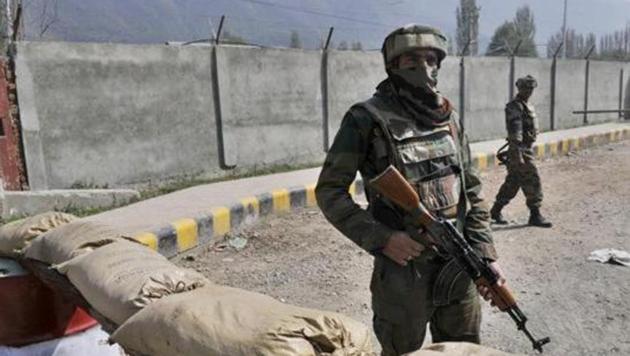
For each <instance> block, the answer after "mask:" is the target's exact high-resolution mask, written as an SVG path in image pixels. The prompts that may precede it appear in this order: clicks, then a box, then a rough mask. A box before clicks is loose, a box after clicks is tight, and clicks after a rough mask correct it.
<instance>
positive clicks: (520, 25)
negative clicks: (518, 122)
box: [511, 5, 538, 57]
mask: <svg viewBox="0 0 630 356" xmlns="http://www.w3.org/2000/svg"><path fill="white" fill-rule="evenodd" d="M514 29H515V31H516V37H517V43H515V44H513V46H512V47H511V48H514V46H516V45H517V44H518V42H520V46H519V47H518V51H517V53H515V54H516V55H518V56H522V57H538V50H536V42H535V41H534V37H535V35H536V25H535V24H534V13H533V12H532V10H531V9H530V8H529V6H527V5H525V6H523V7H521V8H519V9H518V10H516V17H515V18H514Z"/></svg>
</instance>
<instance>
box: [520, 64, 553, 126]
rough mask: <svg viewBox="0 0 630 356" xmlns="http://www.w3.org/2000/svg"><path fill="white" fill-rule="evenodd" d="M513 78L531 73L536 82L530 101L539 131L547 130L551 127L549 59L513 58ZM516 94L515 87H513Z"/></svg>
mask: <svg viewBox="0 0 630 356" xmlns="http://www.w3.org/2000/svg"><path fill="white" fill-rule="evenodd" d="M514 61H515V63H514V74H515V75H514V80H516V79H518V78H520V77H523V76H525V75H527V74H530V75H532V76H533V77H534V78H536V81H537V82H538V87H537V88H536V90H534V94H533V95H532V97H531V99H530V100H531V102H532V103H533V104H534V107H535V108H536V114H537V115H538V122H539V125H540V130H541V131H549V129H550V128H551V64H552V60H550V59H541V58H515V59H514ZM512 85H514V83H512ZM514 93H515V94H516V87H515V88H514Z"/></svg>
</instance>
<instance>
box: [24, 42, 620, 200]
mask: <svg viewBox="0 0 630 356" xmlns="http://www.w3.org/2000/svg"><path fill="white" fill-rule="evenodd" d="M215 53H216V62H214V59H213V58H214V54H215ZM323 59H324V55H323V54H322V52H320V51H304V50H289V49H261V48H251V47H233V46H221V47H218V48H216V52H214V49H213V48H211V47H188V46H182V47H169V46H160V45H154V46H136V45H117V44H116V45H115V44H76V43H51V42H46V43H44V42H22V43H19V45H18V56H17V85H18V98H19V105H20V113H21V123H22V130H23V143H24V149H25V155H26V162H27V170H28V176H29V183H30V185H31V188H32V189H51V188H57V189H63V188H68V187H71V186H73V185H75V186H77V185H79V186H105V185H108V186H110V187H113V186H124V185H129V184H134V183H140V182H143V183H144V182H150V181H162V180H164V179H169V178H183V177H192V176H195V177H198V176H202V177H215V176H225V175H227V174H229V173H230V172H231V171H230V170H224V169H225V168H226V167H221V166H220V165H219V162H221V159H220V157H219V153H220V148H219V147H220V142H219V139H218V138H219V137H221V136H222V137H223V141H224V146H223V148H224V158H225V162H224V163H226V164H227V165H233V166H236V167H237V168H238V169H239V170H240V172H248V171H252V170H256V169H259V168H261V167H263V166H270V165H280V164H290V165H302V164H314V163H319V162H321V161H322V160H323V158H324V148H325V147H324V145H325V142H326V137H324V135H325V132H326V127H325V122H326V115H325V112H326V110H325V109H327V110H328V116H327V119H328V124H327V129H328V134H329V137H328V138H329V140H330V141H332V138H333V137H334V135H335V133H336V132H337V130H338V128H339V124H340V122H341V119H342V118H343V115H344V113H345V112H346V111H347V110H348V108H349V107H350V106H351V105H352V104H354V103H355V102H358V101H362V100H365V99H367V98H369V97H370V96H371V95H372V94H373V93H374V90H375V87H376V85H377V84H378V83H379V82H380V81H381V80H382V79H384V78H385V77H386V74H385V71H384V68H383V65H382V59H381V55H380V53H379V52H378V51H367V52H355V51H334V50H332V51H330V52H329V53H328V59H327V65H326V66H324V61H323ZM623 67H624V68H627V70H626V73H625V77H626V78H627V79H625V80H626V83H627V84H626V85H625V86H626V88H628V89H626V94H625V97H626V98H627V99H626V102H627V103H628V104H626V105H627V106H628V107H630V95H628V94H627V93H630V80H628V79H630V65H627V64H625V65H623ZM621 68H622V64H621V63H611V62H592V64H591V73H592V74H591V90H590V95H589V100H590V108H591V109H617V108H618V105H619V74H620V69H621ZM215 69H216V74H217V75H216V76H214V74H213V73H215V71H214V70H215ZM460 69H461V67H460V58H454V57H448V58H446V59H445V61H444V62H443V63H442V69H441V71H440V74H439V78H438V81H439V82H438V88H439V89H440V91H442V93H443V94H444V95H445V96H446V97H448V98H449V99H450V100H451V101H452V103H453V104H454V106H455V108H457V109H458V110H459V108H460V101H461V100H462V99H461V98H460V74H461V72H460ZM514 69H515V73H514V74H515V78H518V77H519V76H522V75H525V74H532V75H534V76H535V77H536V78H537V79H538V82H539V87H538V90H537V91H536V92H535V94H534V97H533V101H534V104H535V106H536V107H537V112H538V115H539V117H540V122H541V128H542V129H543V130H547V129H548V128H549V126H550V122H549V116H550V110H551V98H550V87H551V83H550V76H551V61H549V60H546V59H525V58H517V59H516V60H515V67H514ZM557 69H558V71H557V83H556V85H557V92H556V109H555V113H556V126H557V127H558V128H569V127H576V126H581V125H582V117H583V116H582V115H575V114H572V111H575V110H582V109H583V100H584V85H585V76H584V74H585V61H583V60H560V61H558V66H557ZM465 74H466V76H465V77H466V83H465V85H464V88H463V89H464V98H463V104H464V107H465V111H464V113H463V114H464V117H465V126H466V130H467V132H468V135H469V137H470V139H471V141H473V142H474V141H480V140H485V139H496V138H502V137H505V118H504V106H505V103H506V102H507V101H508V100H509V99H510V98H509V89H510V86H511V85H513V83H510V59H508V58H493V57H473V58H469V57H467V58H465ZM214 88H216V89H218V91H217V92H216V93H215V90H214ZM324 98H328V101H327V102H326V100H324ZM219 104H220V105H219ZM216 114H220V115H219V116H217V115H216ZM617 116H618V115H617V114H612V115H599V114H598V115H597V116H595V115H591V122H601V121H614V120H616V119H617ZM219 129H221V131H218V130H219Z"/></svg>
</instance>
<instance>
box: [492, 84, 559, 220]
mask: <svg viewBox="0 0 630 356" xmlns="http://www.w3.org/2000/svg"><path fill="white" fill-rule="evenodd" d="M536 86H537V82H536V79H535V78H534V77H532V76H531V75H527V76H525V77H523V78H519V79H518V80H517V81H516V87H517V88H518V94H517V95H516V97H515V98H514V99H513V100H512V101H510V102H509V103H507V105H506V106H505V121H506V127H507V131H508V138H507V140H508V151H507V157H508V160H507V163H506V166H507V171H508V174H507V177H506V178H505V182H504V183H503V185H502V186H501V188H500V189H499V193H497V197H496V199H495V202H494V205H493V206H492V209H491V210H490V214H491V216H492V220H494V221H495V223H497V224H507V221H506V220H505V218H504V217H503V214H501V209H503V207H504V206H506V205H507V204H508V203H509V202H510V200H512V198H514V197H515V196H516V193H518V190H519V189H523V193H524V194H525V197H526V199H527V207H529V209H530V215H529V224H530V225H533V226H540V227H551V222H549V221H548V220H547V219H545V217H544V216H542V214H541V213H540V206H541V204H542V200H543V192H542V186H541V184H540V176H539V175H538V169H537V168H536V164H535V163H534V157H535V156H534V150H533V145H534V142H535V141H536V135H537V134H538V119H537V118H536V113H535V111H534V106H533V105H532V104H531V103H530V102H529V98H530V97H531V95H532V93H533V91H534V88H536Z"/></svg>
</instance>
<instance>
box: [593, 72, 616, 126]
mask: <svg viewBox="0 0 630 356" xmlns="http://www.w3.org/2000/svg"><path fill="white" fill-rule="evenodd" d="M623 65H624V63H620V62H602V61H591V64H590V66H591V68H590V78H589V89H588V109H589V110H617V109H618V108H619V76H620V72H621V68H623ZM618 117H619V114H617V113H606V114H588V123H589V124H596V123H602V122H607V121H611V120H617V119H618Z"/></svg>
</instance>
